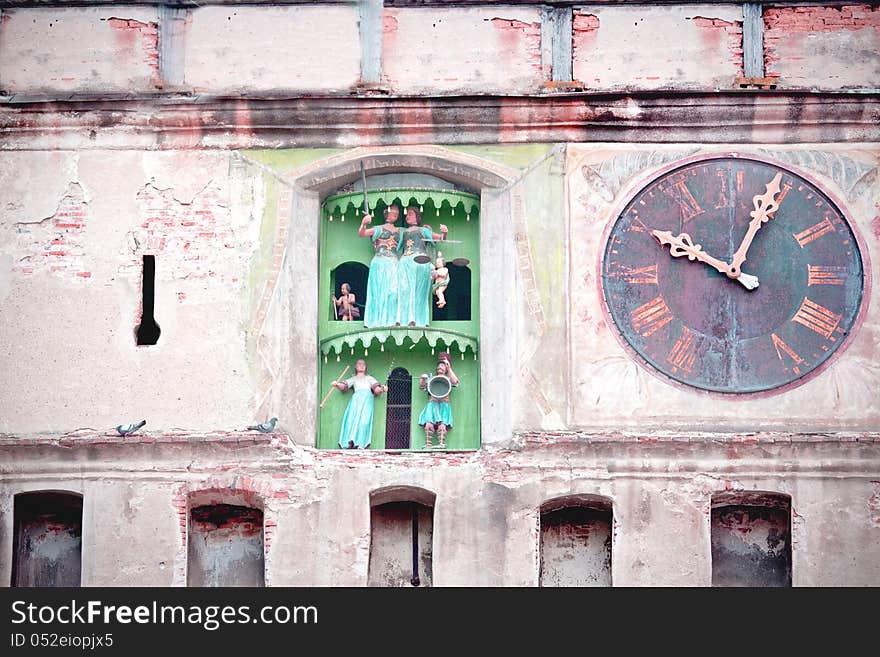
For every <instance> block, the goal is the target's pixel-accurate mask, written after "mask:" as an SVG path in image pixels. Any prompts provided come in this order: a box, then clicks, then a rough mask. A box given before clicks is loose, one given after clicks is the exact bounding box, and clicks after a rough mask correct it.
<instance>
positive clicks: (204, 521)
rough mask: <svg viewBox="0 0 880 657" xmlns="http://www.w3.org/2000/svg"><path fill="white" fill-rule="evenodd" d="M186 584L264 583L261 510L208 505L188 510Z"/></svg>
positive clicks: (252, 584)
mask: <svg viewBox="0 0 880 657" xmlns="http://www.w3.org/2000/svg"><path fill="white" fill-rule="evenodd" d="M189 527H190V532H189V541H188V543H189V546H188V559H187V575H186V583H187V586H264V585H265V575H264V554H263V512H262V511H260V510H259V509H253V508H250V507H246V506H235V505H231V504H212V505H208V506H198V507H195V508H193V509H192V510H191V511H190V525H189Z"/></svg>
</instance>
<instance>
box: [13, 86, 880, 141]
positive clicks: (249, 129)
mask: <svg viewBox="0 0 880 657" xmlns="http://www.w3.org/2000/svg"><path fill="white" fill-rule="evenodd" d="M0 135H2V137H0V148H2V149H3V150H29V149H39V150H81V149H148V150H161V149H181V148H209V149H210V148H216V149H239V148H293V147H305V148H318V147H331V148H340V147H342V148H346V147H356V146H380V145H411V144H425V143H437V144H483V143H487V144H488V143H492V144H498V143H524V142H644V143H649V142H650V143H666V142H669V143H673V142H675V143H683V142H697V143H835V142H844V143H845V142H858V143H863V142H880V92H870V93H812V92H773V93H757V92H755V93H751V92H716V93H703V92H700V93H697V92H694V93H675V94H669V93H666V94H664V93H659V92H652V93H639V94H617V93H602V94H597V93H566V94H554V95H548V96H468V97H463V96H455V97H443V96H435V97H389V96H355V97H337V96H308V97H305V96H304V97H295V98H291V97H266V96H263V97H260V98H248V97H236V98H218V97H206V96H189V95H156V96H138V97H102V98H85V97H81V96H78V97H75V98H69V99H63V100H62V99H57V98H54V99H53V98H35V97H29V98H22V97H8V98H6V99H5V100H4V102H2V103H0Z"/></svg>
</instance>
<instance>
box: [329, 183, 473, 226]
mask: <svg viewBox="0 0 880 657" xmlns="http://www.w3.org/2000/svg"><path fill="white" fill-rule="evenodd" d="M412 200H415V202H416V203H418V204H419V205H420V206H422V207H423V208H424V206H425V204H427V203H428V202H429V201H430V204H431V205H433V206H434V208H440V209H443V206H449V207H450V208H452V209H454V210H458V211H463V212H465V213H469V214H472V215H477V214H479V212H480V197H479V196H477V195H476V194H470V193H468V192H457V191H446V190H442V189H409V188H402V189H377V190H371V191H368V192H367V203H368V204H369V206H370V209H371V210H375V208H376V204H377V203H378V201H382V202H383V203H384V204H385V205H386V206H387V205H391V204H392V203H394V202H395V201H397V202H398V204H400V205H403V206H406V205H409V203H410V202H411V201H412ZM363 205H364V194H363V192H347V193H345V194H336V195H335V196H330V197H328V198H327V199H325V200H324V203H323V208H324V212H325V213H326V214H328V215H331V216H336V215H340V214H348V213H349V212H351V210H352V209H353V208H354V209H360V208H362V207H363ZM459 206H461V208H459ZM429 219H430V215H427V216H426V217H425V220H429Z"/></svg>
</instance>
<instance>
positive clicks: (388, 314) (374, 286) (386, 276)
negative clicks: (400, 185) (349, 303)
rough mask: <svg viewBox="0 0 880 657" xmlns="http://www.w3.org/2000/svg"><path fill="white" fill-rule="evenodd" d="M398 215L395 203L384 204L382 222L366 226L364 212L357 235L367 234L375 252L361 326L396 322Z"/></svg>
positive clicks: (367, 220)
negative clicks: (378, 224) (362, 324)
mask: <svg viewBox="0 0 880 657" xmlns="http://www.w3.org/2000/svg"><path fill="white" fill-rule="evenodd" d="M399 215H400V209H399V208H398V207H397V206H396V205H389V206H388V207H387V208H385V223H384V224H382V225H381V226H373V227H369V224H370V222H371V221H372V220H373V217H372V216H371V215H364V218H363V220H362V221H361V225H360V228H359V229H358V235H359V236H360V237H369V238H370V239H371V240H372V242H373V249H374V251H375V254H374V255H373V259H372V260H371V261H370V273H369V276H368V278H367V301H366V304H367V305H366V308H365V309H364V326H365V327H367V328H372V327H376V326H394V324H395V323H396V322H397V297H398V291H397V279H398V274H397V250H398V246H399V241H400V229H399V228H398V227H397V226H396V225H395V223H396V222H397V218H398V216H399Z"/></svg>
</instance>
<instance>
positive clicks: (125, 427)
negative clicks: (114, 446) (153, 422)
mask: <svg viewBox="0 0 880 657" xmlns="http://www.w3.org/2000/svg"><path fill="white" fill-rule="evenodd" d="M146 423H147V421H146V420H141V421H140V422H138V423H137V424H120V425H119V426H118V427H116V432H117V433H118V434H119V435H120V436H128V435H131V434H133V433H134V432H135V431H137V430H138V429H140V428H141V427H142V426H144V425H145V424H146Z"/></svg>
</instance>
